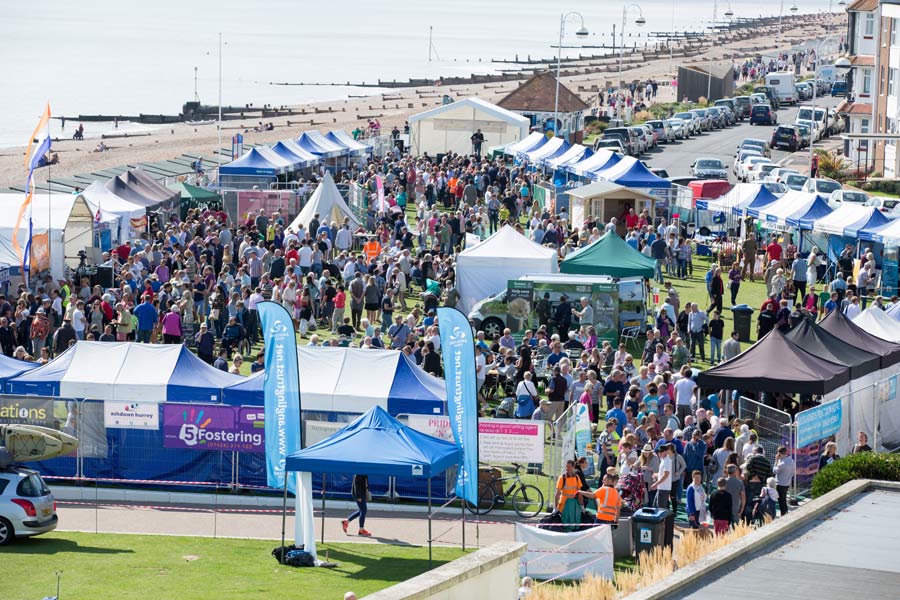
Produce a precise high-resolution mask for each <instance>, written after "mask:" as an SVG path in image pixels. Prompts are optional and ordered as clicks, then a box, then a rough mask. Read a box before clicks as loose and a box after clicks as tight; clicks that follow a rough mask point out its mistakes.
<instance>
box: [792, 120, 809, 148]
mask: <svg viewBox="0 0 900 600" xmlns="http://www.w3.org/2000/svg"><path fill="white" fill-rule="evenodd" d="M794 128H795V129H796V130H797V133H799V134H800V147H801V148H806V147H807V146H809V144H810V142H811V141H812V129H811V128H810V127H809V126H808V125H805V124H803V123H794Z"/></svg>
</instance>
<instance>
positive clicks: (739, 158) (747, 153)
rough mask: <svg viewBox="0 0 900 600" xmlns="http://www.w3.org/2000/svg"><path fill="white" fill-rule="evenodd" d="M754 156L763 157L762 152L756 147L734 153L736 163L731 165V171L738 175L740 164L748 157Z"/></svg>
mask: <svg viewBox="0 0 900 600" xmlns="http://www.w3.org/2000/svg"><path fill="white" fill-rule="evenodd" d="M753 157H759V158H762V152H760V151H759V150H757V149H756V148H745V149H744V150H740V151H739V152H738V153H737V154H735V155H734V164H732V165H731V172H732V173H734V174H735V175H737V174H738V172H737V168H738V165H739V164H741V163H742V162H744V161H745V160H747V159H748V158H753Z"/></svg>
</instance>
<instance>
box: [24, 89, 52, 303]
mask: <svg viewBox="0 0 900 600" xmlns="http://www.w3.org/2000/svg"><path fill="white" fill-rule="evenodd" d="M47 106H48V107H49V106H50V101H49V100H48V101H47ZM47 137H48V138H49V137H50V119H47ZM50 167H51V164H50V160H49V159H48V160H47V269H48V270H49V269H50V265H51V264H52V262H51V260H52V256H51V254H50V252H51V250H50V229H51V227H50V219H51V218H52V215H53V210H52V208H51V207H50ZM29 234H30V231H29ZM31 250H32V252H33V251H34V248H33V247H32V249H31ZM28 261H29V262H31V252H29V253H28ZM35 289H37V288H36V287H35Z"/></svg>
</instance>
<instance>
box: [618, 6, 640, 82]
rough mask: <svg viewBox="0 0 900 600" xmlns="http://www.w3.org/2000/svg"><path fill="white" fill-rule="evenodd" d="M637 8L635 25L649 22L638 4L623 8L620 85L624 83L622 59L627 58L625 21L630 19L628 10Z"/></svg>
mask: <svg viewBox="0 0 900 600" xmlns="http://www.w3.org/2000/svg"><path fill="white" fill-rule="evenodd" d="M630 8H636V9H637V11H638V18H637V19H635V20H634V24H635V25H637V26H638V27H641V26H643V25H644V23H646V22H647V20H646V19H645V18H644V11H642V10H641V7H640V6H638V5H637V4H626V5H625V6H623V7H622V46H621V47H620V48H619V84H620V85H621V83H622V59H623V58H624V56H625V21H626V19H627V18H628V9H630Z"/></svg>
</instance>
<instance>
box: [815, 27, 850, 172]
mask: <svg viewBox="0 0 900 600" xmlns="http://www.w3.org/2000/svg"><path fill="white" fill-rule="evenodd" d="M836 37H837V36H828V37H824V38H822V39H821V40H819V41H818V42H816V58H815V61H816V62H815V65H816V68H815V69H813V84H812V89H813V94H812V114H811V115H810V117H811V119H810V120H811V121H812V122H813V125H816V124H817V123H818V121H817V119H816V92H817V91H818V88H819V86H818V81H819V67H821V66H822V60H821V58H822V57H821V48H822V45H823V44H825V43H826V42H831V41H833V40H834V38H836ZM849 70H850V61H849V60H847V59H846V58H843V57H842V58H839V59H838V60H836V61H835V62H834V71H835V74H838V73H840V74H846V73H847V72H848V71H849ZM822 110H824V111H826V112H825V122H824V123H823V124H822V127H823V130H822V135H825V131H826V129H825V128H827V127H828V112H827V111H828V109H826V108H823V109H822ZM814 145H815V131H813V132H812V133H811V134H810V142H809V176H810V178H812V165H813V155H814V151H813V146H814Z"/></svg>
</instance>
